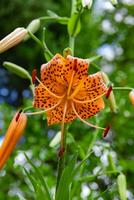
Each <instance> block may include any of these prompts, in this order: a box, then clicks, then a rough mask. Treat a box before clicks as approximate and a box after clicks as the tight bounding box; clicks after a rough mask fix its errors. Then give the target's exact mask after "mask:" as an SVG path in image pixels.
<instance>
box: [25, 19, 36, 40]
mask: <svg viewBox="0 0 134 200" xmlns="http://www.w3.org/2000/svg"><path fill="white" fill-rule="evenodd" d="M39 28H40V20H39V19H34V20H33V21H31V22H30V24H29V25H28V26H27V28H26V29H27V31H29V32H31V33H33V34H34V33H36V32H37V31H38V30H39ZM29 38H30V36H29V35H28V34H27V35H26V37H25V38H24V41H26V40H28V39H29Z"/></svg>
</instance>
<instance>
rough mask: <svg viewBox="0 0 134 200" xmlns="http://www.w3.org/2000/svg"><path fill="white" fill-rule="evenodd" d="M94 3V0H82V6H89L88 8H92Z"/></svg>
mask: <svg viewBox="0 0 134 200" xmlns="http://www.w3.org/2000/svg"><path fill="white" fill-rule="evenodd" d="M92 4H93V0H82V6H83V7H84V8H85V7H87V8H88V9H90V8H91V6H92Z"/></svg>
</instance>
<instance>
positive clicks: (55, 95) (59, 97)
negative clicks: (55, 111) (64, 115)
mask: <svg viewBox="0 0 134 200" xmlns="http://www.w3.org/2000/svg"><path fill="white" fill-rule="evenodd" d="M36 79H37V81H38V82H39V83H40V84H41V85H42V86H43V88H44V89H45V90H47V91H48V92H49V94H51V95H52V96H54V97H56V98H58V99H62V98H63V97H64V96H65V94H63V95H62V96H59V95H57V94H54V93H53V92H51V91H50V90H49V89H48V88H47V87H46V86H45V85H44V84H43V83H42V82H41V81H40V80H39V79H38V77H36Z"/></svg>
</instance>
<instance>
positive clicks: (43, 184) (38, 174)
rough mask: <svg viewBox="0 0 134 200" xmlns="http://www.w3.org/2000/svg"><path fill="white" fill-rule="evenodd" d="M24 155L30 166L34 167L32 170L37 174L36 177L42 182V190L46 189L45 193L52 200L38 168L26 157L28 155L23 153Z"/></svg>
mask: <svg viewBox="0 0 134 200" xmlns="http://www.w3.org/2000/svg"><path fill="white" fill-rule="evenodd" d="M25 157H26V159H27V161H28V163H29V164H30V165H31V166H32V168H33V169H34V172H35V174H36V176H37V178H38V179H39V180H40V182H41V184H42V187H43V188H44V190H45V191H46V195H47V198H48V199H49V200H52V198H51V194H50V192H49V188H48V185H47V183H46V181H45V179H44V177H43V175H42V174H41V172H40V171H39V170H38V168H37V167H36V166H35V165H34V164H33V163H32V161H31V160H30V159H29V158H28V156H27V155H26V154H25Z"/></svg>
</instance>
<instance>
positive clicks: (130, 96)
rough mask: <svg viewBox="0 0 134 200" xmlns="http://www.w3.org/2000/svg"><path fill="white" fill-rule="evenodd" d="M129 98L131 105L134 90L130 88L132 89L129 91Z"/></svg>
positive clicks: (133, 102)
mask: <svg viewBox="0 0 134 200" xmlns="http://www.w3.org/2000/svg"><path fill="white" fill-rule="evenodd" d="M129 99H130V101H131V103H132V105H133V106H134V90H132V91H131V92H130V93H129Z"/></svg>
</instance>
